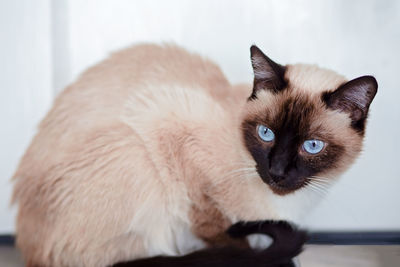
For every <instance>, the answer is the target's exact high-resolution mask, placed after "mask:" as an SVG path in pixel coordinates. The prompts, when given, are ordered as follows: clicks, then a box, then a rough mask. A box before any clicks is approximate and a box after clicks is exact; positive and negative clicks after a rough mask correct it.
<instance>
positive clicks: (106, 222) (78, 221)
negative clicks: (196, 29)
mask: <svg viewBox="0 0 400 267" xmlns="http://www.w3.org/2000/svg"><path fill="white" fill-rule="evenodd" d="M230 90H231V86H230V84H229V83H228V81H227V80H226V79H225V77H224V75H223V74H222V72H221V71H220V69H219V68H218V67H217V66H216V65H215V64H213V63H212V62H210V61H208V60H206V59H203V58H202V57H200V56H198V55H194V54H190V53H188V52H187V51H185V50H184V49H182V48H179V47H176V46H171V45H163V46H158V45H139V46H134V47H131V48H128V49H125V50H122V51H120V52H117V53H115V54H113V55H112V56H110V57H109V58H108V59H106V60H104V61H102V62H101V63H99V64H97V65H95V66H93V67H91V68H90V69H88V70H87V71H86V72H84V73H83V74H82V75H81V76H80V77H79V79H78V80H77V81H76V82H74V83H73V84H72V85H70V86H69V87H67V88H66V89H65V90H64V91H63V92H62V93H61V94H60V95H59V96H58V97H57V99H56V100H55V102H54V105H53V107H52V109H51V110H50V111H49V113H48V114H47V116H46V117H45V118H44V120H43V121H42V122H41V124H40V127H39V130H38V133H37V135H36V136H35V137H34V139H33V141H32V143H31V145H30V146H29V148H28V149H27V151H26V153H25V155H24V156H23V158H22V160H21V162H20V164H19V167H18V168H17V171H16V173H15V175H14V177H15V186H14V195H13V199H14V201H15V202H17V203H18V205H19V212H18V219H17V232H18V238H17V244H18V245H19V247H20V248H21V250H22V251H23V254H24V256H25V257H26V259H27V260H28V262H29V261H30V260H32V262H33V263H37V262H45V261H46V260H48V257H50V256H49V255H53V257H55V256H54V253H61V254H60V255H59V258H57V260H65V261H66V262H68V264H65V265H74V264H71V262H72V263H73V260H74V259H72V258H70V257H71V255H76V254H74V253H76V252H69V251H67V250H66V247H68V249H71V250H72V249H73V250H80V249H81V250H82V249H83V247H85V251H86V252H85V253H84V255H83V256H82V257H92V258H90V259H91V260H92V259H94V258H95V257H93V255H94V253H97V252H96V251H95V249H94V248H93V249H92V248H91V246H92V245H93V246H95V245H96V244H92V243H90V242H91V241H90V240H93V237H94V236H96V241H97V242H100V243H101V242H104V243H105V244H106V243H107V242H108V241H107V240H108V239H111V238H112V237H113V236H114V235H116V234H117V235H121V236H123V234H124V232H121V231H127V229H131V228H132V225H133V223H132V222H131V221H132V218H133V217H134V216H135V214H142V215H143V216H147V215H146V214H147V213H141V212H138V209H140V207H142V206H143V207H146V205H145V204H144V203H145V201H148V199H154V200H157V199H158V198H159V197H160V195H162V192H158V191H157V190H161V189H162V190H164V189H163V188H161V187H157V186H156V185H155V184H156V183H158V181H157V180H155V179H151V177H156V176H157V175H158V174H157V173H156V169H157V168H154V166H153V165H152V164H153V163H152V162H153V161H157V159H158V158H159V159H160V161H162V160H163V159H162V155H160V153H159V151H158V150H157V149H159V147H158V145H160V144H161V145H162V143H163V142H168V140H165V136H167V137H168V136H171V138H176V135H175V136H174V135H173V134H174V133H176V129H178V128H179V127H178V126H179V125H184V127H186V126H188V127H190V124H191V123H193V122H194V121H196V120H198V121H202V122H207V123H210V121H211V123H217V122H218V118H221V116H224V114H225V113H226V112H224V111H223V108H222V106H223V103H224V101H226V99H228V98H229V97H227V95H229V93H230ZM218 114H220V115H221V116H219V115H218ZM165 116H166V117H165ZM211 117H213V118H214V121H213V120H209V118H211ZM164 118H167V119H166V120H165V119H164ZM182 118H184V119H186V122H183V121H182V120H181V119H182ZM155 119H156V120H155ZM171 120H177V122H178V124H179V125H177V124H174V125H172V124H171ZM181 122H182V123H181ZM187 122H189V124H187ZM184 123H186V124H184ZM155 127H164V128H163V130H165V131H161V132H162V133H163V135H161V136H159V135H157V131H155ZM169 130H171V131H170V132H168V131H169ZM169 134H170V135H169ZM160 138H161V139H160ZM162 138H164V139H162ZM171 140H172V139H171ZM174 140H175V139H174ZM155 141H157V142H155ZM153 148H154V149H153ZM149 152H151V153H152V154H151V155H150V154H149ZM149 158H150V159H149ZM159 170H160V169H159V168H158V171H159ZM127 188H129V189H130V190H128V189H127ZM143 188H149V191H148V192H147V195H150V194H154V197H152V198H145V200H141V199H140V194H138V193H137V194H134V193H133V192H135V190H137V189H140V190H142V189H143ZM150 191H151V192H150ZM179 197H180V196H179V195H177V200H176V201H177V203H179V202H180V201H181V200H180V199H178V198H179ZM159 201H160V202H163V201H162V200H159ZM149 205H150V204H149ZM160 216H161V215H160ZM169 216H174V215H173V213H170V214H169ZM137 220H138V222H142V221H143V220H146V219H145V218H142V217H141V218H140V219H137ZM149 220H151V221H154V220H161V218H156V216H154V215H153V217H151V218H149ZM150 223H151V222H149V224H150ZM37 225H42V227H41V228H40V229H36V228H35V227H34V226H37ZM138 225H141V224H138ZM100 233H101V235H100ZM74 240H80V241H79V243H77V244H75V243H74V242H75V241H74ZM135 240H136V239H135ZM128 241H129V242H131V241H130V239H129V240H128ZM128 241H124V242H128ZM85 242H87V243H85ZM115 242H122V241H119V239H118V240H117V239H116V240H115ZM135 242H136V241H135ZM71 244H75V245H77V246H76V247H71ZM107 244H108V243H107ZM78 245H79V246H78ZM109 245H110V246H111V244H109ZM129 246H131V247H129ZM129 246H128V245H126V249H125V250H126V253H127V255H130V256H132V255H131V254H130V253H133V252H132V251H134V250H136V251H141V250H140V249H138V248H137V247H136V248H135V249H134V246H139V247H140V246H141V245H140V244H139V243H138V244H136V243H132V242H131V243H129ZM160 246H162V244H161V245H160ZM91 253H93V254H91ZM112 253H113V252H110V255H112ZM115 253H116V255H117V254H118V253H120V252H119V251H118V250H116V252H115ZM63 255H65V257H64V256H63ZM110 257H112V256H110ZM79 260H82V258H81V259H79ZM54 263H55V266H58V265H60V262H59V261H55V262H54ZM56 263H57V264H56ZM28 265H29V264H28ZM88 265H90V264H88ZM92 265H93V264H92ZM92 265H90V266H92ZM94 265H96V264H94Z"/></svg>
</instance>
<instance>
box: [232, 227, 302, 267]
mask: <svg viewBox="0 0 400 267" xmlns="http://www.w3.org/2000/svg"><path fill="white" fill-rule="evenodd" d="M227 233H228V235H229V236H231V237H233V238H244V237H246V236H248V235H251V234H265V235H268V236H270V237H271V238H272V239H273V242H272V244H271V245H270V246H269V247H268V248H266V249H264V250H262V251H260V253H262V254H264V257H265V258H266V259H269V261H271V262H273V261H275V260H282V259H284V258H286V259H291V258H293V257H296V256H297V255H298V254H300V252H301V251H302V249H303V245H304V243H305V242H306V241H307V240H308V238H309V237H308V234H307V232H306V231H304V230H300V229H298V228H297V227H296V226H294V225H292V224H290V223H288V222H286V221H272V220H270V221H253V222H239V223H236V224H234V225H232V226H231V227H230V228H229V229H228V231H227Z"/></svg>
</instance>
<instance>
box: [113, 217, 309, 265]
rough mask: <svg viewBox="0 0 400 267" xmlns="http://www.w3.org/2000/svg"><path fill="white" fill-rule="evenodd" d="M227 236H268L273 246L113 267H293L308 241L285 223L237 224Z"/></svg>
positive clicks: (217, 250) (213, 251) (203, 252)
mask: <svg viewBox="0 0 400 267" xmlns="http://www.w3.org/2000/svg"><path fill="white" fill-rule="evenodd" d="M227 233H228V234H229V235H230V236H231V237H233V238H243V237H246V236H247V235H250V234H266V235H269V236H271V237H272V239H273V240H274V242H273V243H272V245H271V246H270V247H268V248H266V249H264V250H255V249H251V248H236V247H224V248H210V249H205V250H199V251H195V252H193V253H190V254H188V255H184V256H181V257H170V256H158V257H153V258H147V259H141V260H135V261H130V262H124V263H118V264H116V265H114V267H159V266H174V267H184V266H185V267H205V266H207V267H225V266H226V267H228V266H229V267H243V266H245V267H250V266H251V267H294V264H293V262H292V258H293V257H295V256H297V255H298V254H299V253H300V252H301V250H302V247H303V244H304V243H305V242H306V240H307V234H306V233H305V232H304V231H300V230H298V229H296V228H295V227H293V226H291V225H290V224H288V223H287V222H283V221H278V222H276V221H259V222H247V223H242V222H240V223H237V224H234V225H233V226H231V227H230V228H229V229H228V231H227Z"/></svg>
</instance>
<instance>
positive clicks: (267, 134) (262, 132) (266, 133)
mask: <svg viewBox="0 0 400 267" xmlns="http://www.w3.org/2000/svg"><path fill="white" fill-rule="evenodd" d="M257 131H258V136H259V137H260V138H261V139H262V140H263V141H265V142H271V141H272V140H274V139H275V134H274V132H273V131H272V130H271V129H270V128H268V127H267V126H264V125H258V127H257Z"/></svg>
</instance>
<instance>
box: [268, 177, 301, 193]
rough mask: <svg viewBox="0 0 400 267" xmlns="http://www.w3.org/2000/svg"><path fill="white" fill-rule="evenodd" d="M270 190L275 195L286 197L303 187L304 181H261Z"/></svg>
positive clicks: (269, 178) (269, 179)
mask: <svg viewBox="0 0 400 267" xmlns="http://www.w3.org/2000/svg"><path fill="white" fill-rule="evenodd" d="M262 180H263V181H264V182H265V183H266V184H267V185H268V186H269V188H271V190H272V191H273V192H274V193H275V194H277V195H281V196H283V195H287V194H290V193H293V192H295V191H296V190H298V189H300V188H302V187H303V186H305V184H306V183H305V179H296V181H293V180H292V179H284V180H281V181H275V180H274V179H272V178H271V177H268V178H267V179H262Z"/></svg>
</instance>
